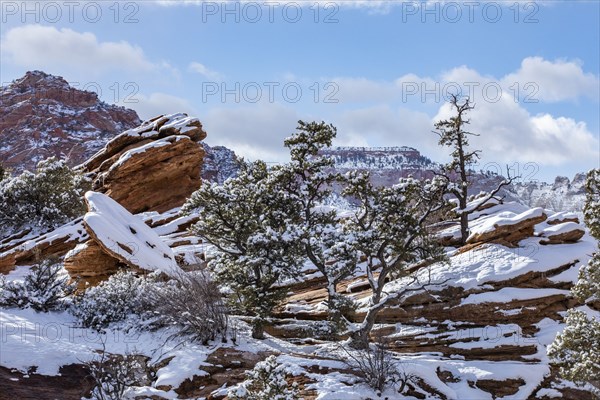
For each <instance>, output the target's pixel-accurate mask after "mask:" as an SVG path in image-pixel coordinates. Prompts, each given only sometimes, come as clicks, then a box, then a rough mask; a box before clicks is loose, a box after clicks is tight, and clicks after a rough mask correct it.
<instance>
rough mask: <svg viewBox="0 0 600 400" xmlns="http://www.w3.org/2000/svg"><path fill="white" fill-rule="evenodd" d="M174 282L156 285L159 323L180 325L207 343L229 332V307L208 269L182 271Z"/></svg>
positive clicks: (153, 293) (184, 331)
mask: <svg viewBox="0 0 600 400" xmlns="http://www.w3.org/2000/svg"><path fill="white" fill-rule="evenodd" d="M171 283H172V284H171V285H167V286H164V287H160V286H154V287H153V288H152V289H151V293H150V296H151V297H152V298H153V302H154V303H155V304H156V309H155V311H154V312H155V314H156V317H157V320H156V323H157V324H160V325H167V326H176V327H177V329H178V331H179V332H178V333H179V334H181V335H189V336H191V337H192V338H194V339H195V340H198V341H199V342H202V343H205V344H206V343H207V342H208V341H210V340H215V339H216V338H217V337H218V336H221V338H222V339H223V340H225V339H226V335H227V322H228V318H227V310H226V307H225V305H224V304H223V300H222V297H221V293H220V291H219V288H218V286H217V285H216V284H215V282H213V280H212V279H211V278H210V276H209V275H208V273H206V272H205V271H193V272H188V273H186V274H182V275H180V276H179V277H177V279H176V280H175V281H173V282H171Z"/></svg>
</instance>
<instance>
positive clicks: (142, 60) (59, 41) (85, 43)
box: [0, 25, 165, 73]
mask: <svg viewBox="0 0 600 400" xmlns="http://www.w3.org/2000/svg"><path fill="white" fill-rule="evenodd" d="M0 43H1V52H2V53H1V54H2V57H3V58H4V59H6V60H8V61H9V62H11V63H13V64H15V65H19V66H24V67H27V68H29V69H32V68H38V69H51V68H69V69H80V70H85V71H88V72H97V73H98V72H104V71H107V70H123V69H125V70H130V71H149V70H153V69H159V68H164V67H165V65H164V63H158V64H155V63H152V62H151V61H149V60H148V59H147V58H146V55H145V54H144V52H143V50H142V49H141V48H140V47H138V46H135V45H132V44H130V43H128V42H126V41H120V42H101V41H99V40H98V38H97V37H96V35H94V34H93V33H90V32H83V33H82V32H77V31H74V30H72V29H68V28H62V29H57V28H55V27H53V26H42V25H25V26H19V27H16V28H12V29H10V30H8V31H7V32H6V34H4V37H3V38H2V41H1V42H0Z"/></svg>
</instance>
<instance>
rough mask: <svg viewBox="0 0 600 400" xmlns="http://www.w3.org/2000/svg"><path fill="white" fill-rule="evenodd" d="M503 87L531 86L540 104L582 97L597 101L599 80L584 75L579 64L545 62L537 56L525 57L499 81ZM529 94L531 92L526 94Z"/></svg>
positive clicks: (592, 76)
mask: <svg viewBox="0 0 600 400" xmlns="http://www.w3.org/2000/svg"><path fill="white" fill-rule="evenodd" d="M502 81H503V84H504V86H505V87H508V86H511V85H514V84H515V83H518V84H519V85H520V87H523V86H524V85H525V84H527V83H532V84H533V85H535V86H533V87H532V88H534V89H535V88H536V87H537V88H539V93H537V94H535V96H536V97H537V98H539V99H540V100H542V101H548V102H555V101H563V100H570V99H576V98H578V97H581V96H586V97H589V98H592V99H595V100H597V99H598V92H599V91H600V80H599V79H598V77H597V76H595V75H594V74H592V73H585V72H584V71H583V69H582V68H581V63H580V62H579V61H566V60H555V61H548V60H544V59H543V58H541V57H527V58H525V59H524V60H523V61H522V62H521V67H520V68H519V69H518V70H517V71H516V72H514V73H512V74H509V75H507V76H505V77H504V78H503V79H502ZM530 92H532V91H530Z"/></svg>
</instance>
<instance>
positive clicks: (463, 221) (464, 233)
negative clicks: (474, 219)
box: [460, 212, 469, 245]
mask: <svg viewBox="0 0 600 400" xmlns="http://www.w3.org/2000/svg"><path fill="white" fill-rule="evenodd" d="M468 237H469V214H468V213H466V212H463V213H462V214H460V244H462V245H464V244H465V243H467V238H468Z"/></svg>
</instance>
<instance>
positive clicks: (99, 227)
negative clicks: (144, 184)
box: [83, 192, 181, 275]
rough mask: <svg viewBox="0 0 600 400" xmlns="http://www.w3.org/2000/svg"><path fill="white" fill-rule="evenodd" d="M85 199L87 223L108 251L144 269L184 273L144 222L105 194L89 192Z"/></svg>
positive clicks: (171, 252)
mask: <svg viewBox="0 0 600 400" xmlns="http://www.w3.org/2000/svg"><path fill="white" fill-rule="evenodd" d="M85 199H86V201H87V203H88V206H89V210H90V211H89V212H88V213H87V214H86V215H85V217H84V218H83V220H84V223H85V224H86V225H87V226H88V228H89V229H90V230H91V231H92V232H94V236H95V238H96V239H97V240H98V241H99V242H100V243H101V244H102V246H103V247H104V248H105V249H107V250H108V251H109V252H111V253H113V254H114V253H116V255H117V256H118V257H119V258H123V259H125V260H126V261H127V262H128V263H130V264H132V265H135V266H137V267H139V268H141V269H145V270H148V271H155V270H160V271H162V272H165V273H167V274H168V275H176V274H177V273H180V272H181V270H180V268H179V267H178V266H177V263H176V262H175V255H174V254H173V251H172V250H171V249H170V248H169V246H167V245H166V244H165V243H164V242H163V241H162V240H161V239H160V237H159V236H158V235H157V234H156V232H154V231H153V230H152V229H151V228H150V227H149V226H148V225H146V224H145V223H144V221H143V220H142V219H141V218H139V217H137V216H134V215H132V214H131V213H129V211H127V210H126V209H125V208H123V207H122V206H121V205H120V204H119V203H117V202H116V201H114V200H113V199H111V198H110V197H108V196H106V195H105V194H102V193H96V192H87V193H86V194H85Z"/></svg>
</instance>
